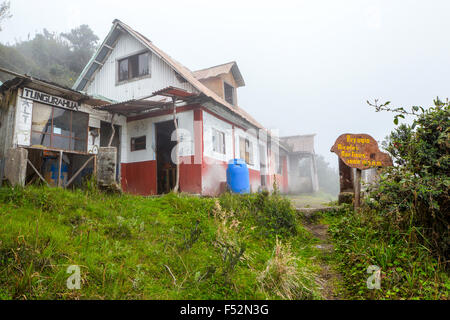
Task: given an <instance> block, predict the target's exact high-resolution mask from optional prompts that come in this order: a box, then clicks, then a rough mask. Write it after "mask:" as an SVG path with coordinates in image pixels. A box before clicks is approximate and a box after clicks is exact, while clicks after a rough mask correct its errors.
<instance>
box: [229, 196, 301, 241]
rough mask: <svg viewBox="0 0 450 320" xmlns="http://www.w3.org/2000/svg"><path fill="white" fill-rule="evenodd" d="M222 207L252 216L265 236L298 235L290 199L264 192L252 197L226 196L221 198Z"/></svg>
mask: <svg viewBox="0 0 450 320" xmlns="http://www.w3.org/2000/svg"><path fill="white" fill-rule="evenodd" d="M220 202H221V204H222V206H223V207H224V208H225V209H227V210H231V211H233V212H236V214H238V215H242V214H245V215H248V214H251V217H250V218H252V219H254V220H255V223H256V224H257V225H258V226H260V227H262V228H261V232H262V233H263V234H264V236H269V237H272V238H273V239H275V237H276V236H283V237H290V236H295V235H297V234H298V232H297V231H298V230H297V222H296V220H295V209H294V208H293V206H292V203H291V202H290V201H289V199H287V198H284V197H282V196H280V195H279V194H276V193H275V194H272V195H270V194H269V193H268V192H262V193H258V194H251V195H231V194H225V195H222V196H221V198H220Z"/></svg>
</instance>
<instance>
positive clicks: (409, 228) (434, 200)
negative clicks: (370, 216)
mask: <svg viewBox="0 0 450 320" xmlns="http://www.w3.org/2000/svg"><path fill="white" fill-rule="evenodd" d="M387 110H390V111H394V112H395V113H396V117H395V119H396V120H397V121H396V122H398V117H403V114H410V115H413V116H414V117H415V119H414V121H413V123H412V124H411V125H406V124H402V125H400V126H399V127H398V128H396V129H395V130H394V131H393V132H392V133H391V135H390V137H389V139H388V141H387V142H386V143H385V148H386V149H387V151H388V152H389V153H390V154H391V155H392V157H393V158H394V160H395V163H396V165H395V166H394V167H390V168H386V169H384V171H383V173H382V174H381V177H380V181H379V185H377V186H375V188H372V190H370V191H371V193H370V197H369V198H368V201H367V203H366V204H367V206H368V207H369V208H370V209H372V210H374V211H376V212H377V213H378V214H379V215H380V216H381V217H383V220H382V221H383V223H382V226H381V227H382V228H383V230H392V231H399V232H403V233H405V234H406V235H407V237H408V239H409V241H413V242H414V241H416V240H417V241H419V242H420V243H421V244H422V245H424V246H426V247H427V248H429V249H430V250H432V251H433V254H435V255H436V256H440V257H442V258H443V261H448V259H449V249H450V247H449V244H450V236H449V212H450V201H449V200H450V198H449V190H450V178H449V172H450V158H449V149H450V126H449V124H450V110H449V103H448V101H447V102H445V103H443V102H441V101H440V100H439V99H436V100H435V106H434V107H430V108H429V109H427V110H425V109H423V108H421V107H412V111H411V112H408V111H405V110H404V109H403V108H397V109H387Z"/></svg>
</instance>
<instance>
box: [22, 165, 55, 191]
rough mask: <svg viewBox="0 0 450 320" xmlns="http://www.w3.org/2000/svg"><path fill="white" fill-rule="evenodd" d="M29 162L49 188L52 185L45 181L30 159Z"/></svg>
mask: <svg viewBox="0 0 450 320" xmlns="http://www.w3.org/2000/svg"><path fill="white" fill-rule="evenodd" d="M27 162H28V164H29V165H30V166H31V168H33V170H34V171H35V172H36V173H37V175H38V176H39V178H41V180H42V181H44V182H45V183H46V184H47V186H48V187H50V185H49V184H48V182H47V180H45V179H44V177H43V176H42V175H41V174H40V173H39V171H38V170H37V169H36V168H35V167H34V165H33V163H32V162H31V161H30V159H27Z"/></svg>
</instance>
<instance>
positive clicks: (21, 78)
mask: <svg viewBox="0 0 450 320" xmlns="http://www.w3.org/2000/svg"><path fill="white" fill-rule="evenodd" d="M0 72H4V73H9V74H10V75H12V76H14V78H12V79H10V80H7V81H5V82H4V83H3V84H2V85H1V86H0V93H1V92H4V91H6V90H14V89H16V88H22V87H24V86H26V87H28V88H30V89H35V90H39V91H43V92H45V93H48V94H51V95H55V96H58V97H62V98H65V99H68V100H73V101H76V102H80V103H86V104H89V105H91V106H100V105H104V104H106V103H108V101H105V99H101V98H98V97H91V96H89V95H86V94H84V93H81V92H78V91H75V90H73V89H70V88H67V87H64V86H61V85H58V84H56V83H53V82H50V81H46V80H41V79H37V78H34V77H31V76H28V75H22V74H18V73H15V72H12V71H9V70H6V69H3V68H0Z"/></svg>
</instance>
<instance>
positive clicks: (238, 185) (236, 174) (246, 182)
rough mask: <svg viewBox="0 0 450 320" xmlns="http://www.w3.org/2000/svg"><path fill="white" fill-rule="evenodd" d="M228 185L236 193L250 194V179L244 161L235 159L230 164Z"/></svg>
mask: <svg viewBox="0 0 450 320" xmlns="http://www.w3.org/2000/svg"><path fill="white" fill-rule="evenodd" d="M227 184H228V188H229V189H230V190H231V191H232V192H234V193H250V178H249V174H248V168H247V164H246V163H245V161H244V160H242V159H233V160H230V161H229V162H228V168H227Z"/></svg>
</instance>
